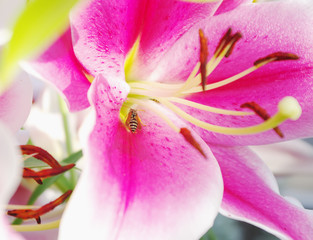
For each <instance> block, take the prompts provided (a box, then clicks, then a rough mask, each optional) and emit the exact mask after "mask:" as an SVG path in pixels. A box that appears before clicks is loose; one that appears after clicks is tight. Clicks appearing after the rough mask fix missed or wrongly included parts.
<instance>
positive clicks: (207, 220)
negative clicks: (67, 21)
mask: <svg viewBox="0 0 313 240" xmlns="http://www.w3.org/2000/svg"><path fill="white" fill-rule="evenodd" d="M249 2H250V1H235V0H227V1H217V2H214V3H206V4H196V3H187V2H179V1H168V0H167V1H116V2H112V1H105V0H94V1H90V3H89V5H88V7H87V8H84V9H81V10H80V11H79V12H76V13H73V15H72V17H71V29H69V30H68V31H67V32H66V33H65V34H64V35H63V36H62V37H61V38H60V39H59V40H58V41H57V42H56V43H55V44H54V45H53V46H51V47H50V49H48V50H47V51H46V52H45V53H44V54H43V55H42V56H41V57H39V59H37V60H36V61H35V62H34V63H33V67H34V68H35V69H36V70H37V71H38V72H39V73H40V74H41V75H42V77H43V78H45V79H46V80H48V81H50V82H52V83H53V84H54V85H55V86H56V87H57V88H58V89H59V90H60V91H61V92H62V94H63V95H64V96H65V98H66V100H67V101H68V104H69V107H70V109H71V110H80V109H84V108H86V107H88V106H89V104H90V105H91V106H92V108H93V109H94V112H95V113H94V115H92V117H90V119H89V121H86V126H87V128H88V127H89V129H87V131H86V132H87V133H88V135H87V136H85V141H86V143H85V145H84V146H85V148H84V154H85V157H86V159H87V161H88V164H87V167H86V168H85V169H84V171H83V174H82V176H81V178H80V180H79V183H78V185H77V187H76V189H75V191H74V193H73V196H72V197H71V199H70V202H69V205H68V207H67V209H66V211H65V214H64V217H63V219H62V223H61V228H60V236H59V238H60V239H69V238H80V239H81V238H87V237H89V238H94V239H198V238H199V237H201V235H202V234H203V233H205V231H206V230H207V229H209V228H210V227H211V226H212V224H213V221H214V218H215V216H216V214H217V212H218V211H220V212H221V213H222V214H225V215H226V216H228V217H231V218H235V219H239V220H242V221H246V222H249V223H252V224H254V225H256V226H259V227H261V228H263V229H265V230H267V231H269V232H271V233H273V234H275V235H276V236H278V237H280V238H284V239H310V238H311V236H312V235H313V227H312V226H313V215H312V213H311V212H309V211H307V210H304V209H303V208H301V207H298V206H296V205H293V204H292V203H290V202H288V201H287V200H285V199H284V198H283V197H282V196H280V195H279V192H278V188H277V184H276V182H275V179H274V177H273V175H272V174H271V172H270V171H269V170H268V168H267V167H266V166H265V165H264V163H263V162H262V161H261V160H260V159H259V158H258V157H257V156H256V155H254V154H253V153H252V152H251V151H250V150H249V149H248V148H247V147H245V146H246V145H257V144H266V143H272V142H278V141H281V138H280V137H279V136H278V134H276V133H275V132H274V131H272V130H270V129H272V128H274V127H276V126H277V125H279V124H281V125H280V132H278V133H279V135H282V134H283V135H284V140H286V139H294V138H300V137H306V136H312V129H313V128H312V126H311V124H312V121H311V119H312V115H313V112H312V111H313V110H312V109H313V108H312V102H313V101H312V96H313V94H312V87H311V86H312V81H311V78H312V57H311V56H312V49H313V48H312V41H311V38H310V36H313V35H312V34H313V29H312V27H311V26H312V21H313V17H312V14H311V12H312V3H310V2H309V1H301V2H299V1H283V2H271V3H256V4H252V3H249ZM295 26H296V28H295ZM229 27H232V29H233V32H236V31H238V32H239V31H240V33H241V34H242V36H243V37H242V38H243V39H241V40H239V38H240V34H239V33H235V34H234V35H232V34H229V35H225V32H226V31H227V29H228V28H229ZM199 29H203V32H202V37H200V39H201V42H204V43H205V44H201V49H202V50H200V44H199V35H198V31H199ZM200 35H201V34H200ZM203 35H204V36H203ZM222 36H225V38H224V40H222V41H221V38H222ZM205 37H207V38H208V44H206V40H205ZM235 43H236V46H234V44H235ZM205 46H207V47H208V52H209V57H208V61H206V58H205V57H204V58H202V60H201V64H199V63H198V62H199V52H200V53H201V55H203V56H204V55H205V53H206V51H205V50H203V48H205ZM218 49H221V50H218ZM231 50H232V51H231ZM229 53H231V54H230V56H229V57H228V58H224V57H225V55H229ZM298 56H299V59H297V58H298ZM292 59H293V60H294V61H291V60H292ZM296 59H297V60H296ZM278 60H284V61H278ZM199 69H200V70H199ZM203 69H205V70H203ZM199 71H200V72H201V74H199V73H198V72H199ZM204 76H205V77H204ZM201 77H202V78H205V80H206V82H204V81H201ZM225 79H227V80H225ZM224 80H225V81H224ZM90 82H92V83H90ZM201 82H202V83H203V84H204V86H202V87H201V86H199V84H200V83H201ZM203 88H204V89H205V91H203ZM88 91H89V92H88ZM87 92H88V94H89V101H88V99H87ZM286 96H292V97H288V98H285V97H286ZM295 98H296V99H297V100H298V102H299V103H300V105H301V108H302V111H303V112H302V115H301V117H300V114H301V109H300V106H299V103H298V102H297V101H296V100H295ZM187 100H188V101H187ZM251 102H256V103H258V104H259V105H260V106H261V107H262V108H264V109H265V110H266V112H267V113H269V114H271V115H272V116H273V117H271V118H269V119H268V121H265V122H264V123H263V122H262V121H263V120H260V118H259V116H256V115H255V114H250V113H252V111H250V112H249V111H248V110H247V111H243V109H241V108H240V106H241V105H242V104H245V103H250V105H251ZM173 103H175V104H173ZM204 105H210V107H208V106H204ZM248 105H249V104H248ZM252 105H253V106H252V108H253V109H254V110H255V111H256V112H257V113H258V114H259V115H261V116H263V117H264V116H265V115H266V116H267V114H266V112H265V111H263V110H260V108H259V105H254V104H252ZM277 105H278V108H279V110H278V111H277ZM246 106H247V104H246ZM275 113H276V114H275ZM266 116H265V118H268V117H266ZM299 117H300V118H299ZM288 118H290V119H293V120H296V119H298V118H299V119H298V120H297V121H295V122H294V121H286V122H284V121H285V120H287V119H288ZM282 122H284V123H282ZM208 123H211V124H212V125H209V124H208ZM249 126H252V127H249ZM186 129H188V130H186ZM266 130H269V131H266ZM247 134H250V135H247ZM223 186H224V187H223Z"/></svg>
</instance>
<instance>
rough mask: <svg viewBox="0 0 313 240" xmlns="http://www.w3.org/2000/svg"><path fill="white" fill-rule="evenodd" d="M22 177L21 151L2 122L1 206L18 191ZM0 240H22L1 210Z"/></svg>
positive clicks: (0, 145)
mask: <svg viewBox="0 0 313 240" xmlns="http://www.w3.org/2000/svg"><path fill="white" fill-rule="evenodd" d="M21 176H22V161H21V159H20V158H19V149H18V148H17V143H16V142H15V140H14V137H13V135H12V133H11V132H10V131H9V130H8V127H7V126H6V125H4V124H3V123H2V122H0V184H1V186H0V206H1V208H3V206H5V205H6V204H7V203H8V202H9V200H10V198H11V196H12V195H13V193H14V191H15V190H16V188H17V186H18V184H19V182H20V180H21ZM0 211H1V216H0V239H10V240H11V239H12V240H22V237H20V236H19V235H18V234H16V233H14V232H13V230H12V229H11V228H10V226H9V222H8V220H7V219H6V216H5V213H4V209H0Z"/></svg>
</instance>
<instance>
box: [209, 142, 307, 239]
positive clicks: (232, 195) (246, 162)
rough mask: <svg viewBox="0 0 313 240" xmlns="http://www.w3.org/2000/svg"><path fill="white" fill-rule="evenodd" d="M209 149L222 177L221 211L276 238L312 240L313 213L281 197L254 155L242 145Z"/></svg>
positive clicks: (261, 163) (262, 165)
mask: <svg viewBox="0 0 313 240" xmlns="http://www.w3.org/2000/svg"><path fill="white" fill-rule="evenodd" d="M211 149H212V152H213V154H214V156H215V157H216V159H217V160H218V162H219V164H220V167H221V170H222V175H223V180H224V196H223V202H222V206H221V210H220V212H221V213H222V214H224V215H225V216H227V217H231V218H234V219H238V220H242V221H245V222H248V223H251V224H254V225H256V226H258V227H261V228H263V229H264V230H266V231H268V232H270V233H272V234H274V235H276V236H277V237H279V238H283V239H299V240H304V239H306V240H309V239H311V237H312V235H313V228H312V226H313V212H312V211H309V210H305V209H303V208H301V207H298V206H296V205H293V204H292V203H290V202H288V201H287V200H285V199H284V198H283V197H281V196H280V195H279V194H278V191H277V185H276V182H275V179H274V177H273V175H272V174H271V172H270V171H269V170H268V169H267V167H266V166H265V164H264V163H263V162H262V161H261V160H260V159H259V158H258V157H257V156H256V155H254V154H253V153H252V152H251V151H250V150H249V149H248V148H244V147H217V146H211ZM295 223H301V224H295Z"/></svg>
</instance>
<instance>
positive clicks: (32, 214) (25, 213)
mask: <svg viewBox="0 0 313 240" xmlns="http://www.w3.org/2000/svg"><path fill="white" fill-rule="evenodd" d="M72 192H73V190H68V191H67V192H65V193H64V194H63V195H61V196H60V197H58V198H57V199H55V200H54V201H52V202H49V203H47V204H45V205H43V206H42V207H41V208H38V209H15V210H9V211H8V212H7V214H8V215H10V216H13V217H17V218H21V219H24V220H26V219H32V218H34V219H36V221H37V223H38V224H40V223H41V219H40V216H42V215H44V214H46V213H47V212H50V211H52V210H53V209H54V208H56V207H57V206H59V205H61V204H62V203H63V202H64V201H65V200H66V199H67V198H68V197H69V196H70V195H71V194H72Z"/></svg>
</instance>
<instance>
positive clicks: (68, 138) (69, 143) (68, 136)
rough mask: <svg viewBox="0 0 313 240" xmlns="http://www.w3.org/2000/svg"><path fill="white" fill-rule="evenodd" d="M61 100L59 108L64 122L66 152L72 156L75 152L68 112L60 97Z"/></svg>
mask: <svg viewBox="0 0 313 240" xmlns="http://www.w3.org/2000/svg"><path fill="white" fill-rule="evenodd" d="M58 100H59V107H60V111H61V115H62V121H63V128H64V134H65V143H66V151H67V154H68V155H71V154H72V152H73V149H72V141H71V134H70V129H69V125H68V114H67V113H68V111H67V109H66V105H65V102H64V101H63V99H62V98H61V97H60V96H58Z"/></svg>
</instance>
